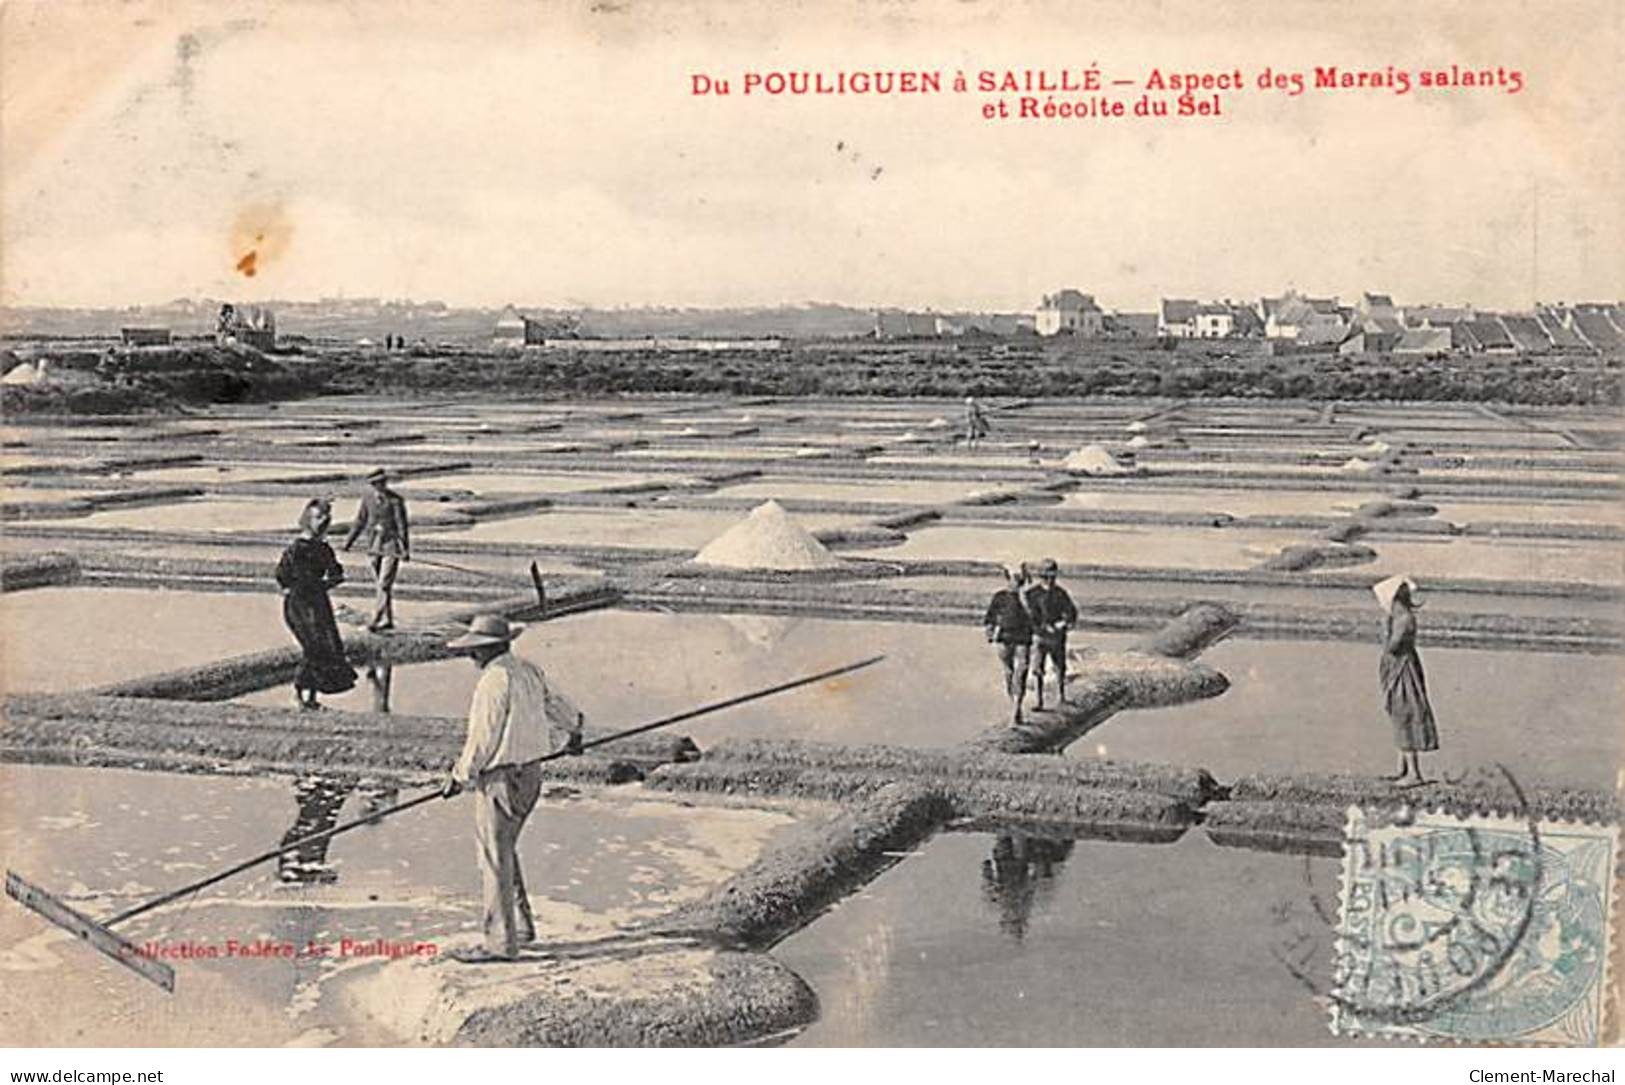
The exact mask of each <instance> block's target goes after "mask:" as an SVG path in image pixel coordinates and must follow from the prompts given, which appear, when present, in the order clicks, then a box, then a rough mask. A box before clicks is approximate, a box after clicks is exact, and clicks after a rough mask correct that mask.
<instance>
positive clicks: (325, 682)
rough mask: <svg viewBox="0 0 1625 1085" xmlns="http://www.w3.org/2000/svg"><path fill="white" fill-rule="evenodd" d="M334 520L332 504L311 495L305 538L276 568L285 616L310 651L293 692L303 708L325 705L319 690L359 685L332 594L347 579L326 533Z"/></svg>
mask: <svg viewBox="0 0 1625 1085" xmlns="http://www.w3.org/2000/svg"><path fill="white" fill-rule="evenodd" d="M332 523H333V509H332V506H331V505H329V504H328V502H326V501H324V500H322V499H321V498H315V499H313V500H311V501H310V502H309V503H308V504H306V505H305V511H304V512H303V513H301V514H300V516H299V529H300V530H299V537H298V538H297V539H295V540H293V542H292V543H290V544H289V545H288V548H287V549H286V550H284V551H283V552H282V560H281V561H279V562H277V567H276V579H277V583H278V584H281V585H282V620H283V621H285V622H286V623H287V624H288V629H289V630H291V631H292V633H293V635H294V637H295V638H296V639H297V640H298V641H299V647H300V648H302V649H303V650H304V653H305V658H304V659H303V660H301V661H300V663H299V669H298V670H296V671H295V672H294V675H293V696H294V700H295V701H297V702H298V704H299V707H300V708H320V707H321V705H320V704H318V703H317V701H316V695H317V694H318V693H343V692H344V691H345V690H348V689H354V688H355V670H354V669H353V668H352V667H351V666H350V663H349V661H348V660H347V659H345V658H344V641H343V640H342V639H340V637H339V627H338V622H336V621H335V620H334V618H333V604H332V602H331V601H330V600H329V599H328V598H327V593H328V592H329V591H331V590H332V589H333V588H335V587H337V586H338V585H339V584H342V583H343V582H344V567H343V566H341V565H340V564H339V559H338V558H336V557H335V556H334V555H333V548H332V547H330V546H328V545H327V543H326V542H324V541H323V538H322V537H323V536H324V535H326V534H327V529H328V528H329V527H330V526H331V525H332Z"/></svg>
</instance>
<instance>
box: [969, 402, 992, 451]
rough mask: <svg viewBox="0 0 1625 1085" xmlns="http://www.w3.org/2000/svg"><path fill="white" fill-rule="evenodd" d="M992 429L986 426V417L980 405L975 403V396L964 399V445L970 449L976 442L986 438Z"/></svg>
mask: <svg viewBox="0 0 1625 1085" xmlns="http://www.w3.org/2000/svg"><path fill="white" fill-rule="evenodd" d="M991 429H992V427H990V426H989V425H988V424H987V415H986V414H984V413H983V412H982V405H981V404H980V403H978V402H976V397H975V396H966V397H965V443H966V444H967V445H969V446H970V447H971V448H975V447H976V442H977V441H980V440H981V439H982V438H983V437H986V436H987V435H988V433H989V432H991Z"/></svg>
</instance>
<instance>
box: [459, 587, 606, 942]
mask: <svg viewBox="0 0 1625 1085" xmlns="http://www.w3.org/2000/svg"><path fill="white" fill-rule="evenodd" d="M523 630H524V626H522V625H518V624H514V623H510V622H508V621H506V620H505V619H503V618H502V617H500V616H498V615H494V614H482V615H480V616H479V617H477V618H475V619H474V620H473V622H471V623H470V624H469V627H468V632H467V633H465V634H463V635H462V636H461V637H458V638H457V639H456V640H453V641H450V642H448V644H447V647H449V648H455V649H466V650H467V651H468V654H469V656H470V657H471V658H472V659H473V660H474V663H475V665H476V666H478V667H479V668H480V680H479V683H478V684H477V685H476V686H475V687H474V701H473V704H472V705H471V706H470V708H469V711H468V739H467V741H466V742H465V743H464V745H463V752H462V754H461V756H459V757H458V758H457V763H456V765H454V766H453V767H452V770H451V772H450V773H449V774H448V775H447V777H446V781H445V784H444V785H443V786H442V788H441V793H442V794H443V795H445V796H446V797H447V798H450V797H452V796H453V795H456V794H457V793H458V792H460V791H462V790H464V789H465V788H472V789H473V792H474V831H475V835H476V836H477V837H478V845H479V846H478V855H479V862H480V880H481V883H482V886H483V895H484V900H485V906H484V910H485V918H484V926H485V944H484V946H481V947H474V948H472V949H455V950H452V951H451V956H452V957H453V958H454V959H456V960H459V961H463V962H464V963H468V964H476V963H483V962H486V961H511V960H513V959H515V958H516V957H518V956H519V947H520V946H522V945H526V944H528V943H530V942H533V941H535V940H536V922H535V919H534V918H533V917H532V915H531V911H530V898H529V897H528V896H527V895H526V893H525V876H524V872H523V871H522V870H521V869H520V865H519V832H520V830H521V829H523V828H524V827H525V819H526V818H528V817H529V816H530V812H531V810H533V809H534V808H535V806H536V800H537V799H538V798H539V797H540V796H541V793H542V767H541V765H539V764H537V763H536V762H537V760H538V759H540V758H542V757H545V756H546V755H548V754H550V753H553V752H555V751H558V750H564V751H567V752H570V753H580V752H581V728H582V725H583V723H584V722H585V717H584V716H583V715H582V713H581V710H580V709H578V708H576V706H575V705H574V704H573V703H572V702H571V701H570V699H569V698H568V697H566V696H565V695H564V693H563V692H562V691H560V690H559V689H557V688H556V687H555V686H554V685H553V683H552V682H551V681H550V680H549V679H548V677H547V676H546V675H545V674H543V673H542V669H541V668H540V667H538V666H536V664H534V663H532V662H531V661H530V660H528V659H524V658H521V657H520V656H517V655H514V654H513V653H512V652H511V651H509V650H508V649H509V646H510V645H511V644H512V643H513V641H514V638H516V637H518V636H519V634H520V633H521V632H523Z"/></svg>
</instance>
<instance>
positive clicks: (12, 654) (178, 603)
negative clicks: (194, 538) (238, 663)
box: [0, 588, 292, 693]
mask: <svg viewBox="0 0 1625 1085" xmlns="http://www.w3.org/2000/svg"><path fill="white" fill-rule="evenodd" d="M0 630H3V631H4V634H5V635H4V638H3V640H4V642H5V649H4V651H3V652H0V665H3V672H0V673H3V674H4V678H5V681H4V688H5V689H6V690H8V691H10V690H15V691H19V692H21V691H25V690H26V691H36V692H53V693H54V692H61V691H66V690H73V689H83V688H85V687H88V686H94V685H102V684H105V683H108V682H118V681H123V680H125V679H128V678H138V677H141V676H142V675H146V674H153V673H157V672H159V671H168V670H175V669H178V668H182V667H192V666H198V665H200V664H202V663H206V662H208V661H209V660H211V659H219V658H222V657H224V656H228V655H237V654H239V653H243V652H252V651H259V650H261V649H266V648H278V647H281V646H282V645H284V644H286V643H291V642H292V638H291V636H290V635H289V634H288V632H287V630H286V629H285V628H284V627H283V624H282V598H281V596H279V595H272V594H264V595H241V594H221V593H218V592H191V591H159V590H151V589H142V588H35V589H33V590H31V591H25V592H12V593H10V594H8V595H7V596H6V605H5V606H4V607H3V608H0Z"/></svg>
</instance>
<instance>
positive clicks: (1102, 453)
mask: <svg viewBox="0 0 1625 1085" xmlns="http://www.w3.org/2000/svg"><path fill="white" fill-rule="evenodd" d="M1061 466H1062V467H1063V468H1065V469H1066V470H1068V471H1078V472H1081V473H1082V474H1085V475H1129V474H1133V473H1134V472H1133V470H1132V469H1131V468H1128V467H1124V466H1123V465H1122V464H1120V463H1118V462H1117V458H1116V457H1115V456H1113V455H1112V454H1111V453H1110V452H1107V451H1106V450H1105V449H1104V448H1102V447H1100V446H1099V445H1084V446H1083V447H1082V448H1080V449H1078V450H1077V451H1076V452H1070V453H1068V454H1067V457H1066V459H1064V460H1062V461H1061Z"/></svg>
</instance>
